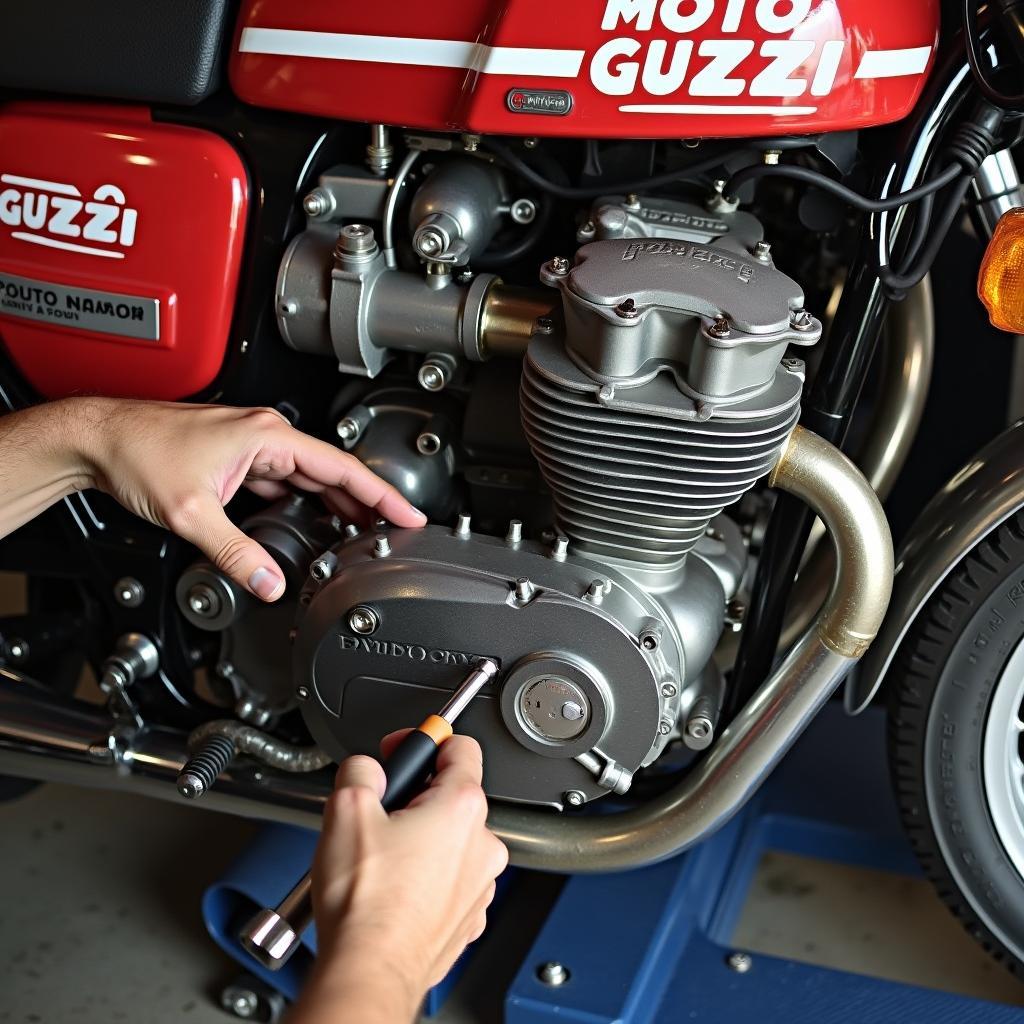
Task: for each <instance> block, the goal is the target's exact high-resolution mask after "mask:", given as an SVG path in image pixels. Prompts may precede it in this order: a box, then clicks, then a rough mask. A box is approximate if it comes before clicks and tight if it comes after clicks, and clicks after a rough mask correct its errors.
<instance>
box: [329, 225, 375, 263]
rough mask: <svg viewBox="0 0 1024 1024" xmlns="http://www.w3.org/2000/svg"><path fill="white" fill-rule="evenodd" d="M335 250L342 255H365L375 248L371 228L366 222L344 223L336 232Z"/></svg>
mask: <svg viewBox="0 0 1024 1024" xmlns="http://www.w3.org/2000/svg"><path fill="white" fill-rule="evenodd" d="M334 248H335V252H337V253H338V254H339V255H342V256H366V255H368V254H369V253H372V252H373V251H374V250H375V249H376V248H377V240H376V238H374V235H373V228H371V227H370V226H369V225H367V224H346V225H345V227H343V228H342V229H341V231H339V232H338V241H337V244H336V245H335V247H334Z"/></svg>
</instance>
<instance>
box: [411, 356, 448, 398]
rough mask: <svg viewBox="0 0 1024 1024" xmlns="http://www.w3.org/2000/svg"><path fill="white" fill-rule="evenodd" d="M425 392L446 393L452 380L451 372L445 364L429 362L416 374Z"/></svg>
mask: <svg viewBox="0 0 1024 1024" xmlns="http://www.w3.org/2000/svg"><path fill="white" fill-rule="evenodd" d="M416 379H417V380H418V381H419V383H420V387H421V388H423V390H424V391H444V389H445V388H446V387H447V386H448V381H449V380H450V379H451V372H450V370H449V369H448V367H447V366H445V364H444V363H440V362H433V361H431V360H429V359H428V360H427V361H426V362H425V363H424V364H423V365H422V366H421V367H420V368H419V372H418V373H417V374H416Z"/></svg>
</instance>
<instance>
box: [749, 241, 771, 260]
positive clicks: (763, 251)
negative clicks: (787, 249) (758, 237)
mask: <svg viewBox="0 0 1024 1024" xmlns="http://www.w3.org/2000/svg"><path fill="white" fill-rule="evenodd" d="M771 253H772V246H771V243H770V242H764V241H761V242H758V243H757V244H756V245H755V246H754V250H753V256H754V259H755V260H760V262H761V263H767V262H768V260H769V259H770V258H771Z"/></svg>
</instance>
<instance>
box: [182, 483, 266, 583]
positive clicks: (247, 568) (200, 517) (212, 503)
mask: <svg viewBox="0 0 1024 1024" xmlns="http://www.w3.org/2000/svg"><path fill="white" fill-rule="evenodd" d="M170 525H171V528H172V529H173V530H174V532H175V533H176V534H178V536H179V537H182V538H184V539H185V540H187V541H188V542H189V543H190V544H194V545H195V546H196V547H197V548H199V550H200V551H202V552H203V554H204V555H206V557H207V558H209V559H210V561H211V562H213V564H214V565H216V566H217V568H218V569H220V571H221V572H223V573H224V574H225V575H226V576H230V577H231V579H233V580H234V581H235V582H236V583H237V584H238V585H239V586H241V587H244V588H245V589H246V590H247V591H249V593H250V594H255V595H256V597H258V598H259V599H260V600H261V601H276V600H277V599H278V598H279V597H280V596H281V595H282V594H283V593H284V573H282V572H281V568H280V566H278V564H277V562H275V561H274V559H273V558H271V557H270V555H269V554H268V553H267V550H266V549H265V548H264V547H262V545H260V544H257V543H256V541H254V540H253V539H252V538H251V537H247V536H246V535H245V534H244V533H242V531H241V530H240V529H239V528H238V527H237V526H235V524H234V523H233V522H231V520H230V519H228V517H227V515H226V513H225V512H224V509H223V507H222V506H221V503H220V502H219V501H218V500H217V498H216V497H215V496H214V495H212V494H211V495H210V496H209V497H208V498H203V499H201V500H199V501H195V502H191V503H189V505H188V507H187V510H185V511H182V512H180V513H179V514H178V515H177V516H175V517H174V519H173V521H172V522H171V524H170Z"/></svg>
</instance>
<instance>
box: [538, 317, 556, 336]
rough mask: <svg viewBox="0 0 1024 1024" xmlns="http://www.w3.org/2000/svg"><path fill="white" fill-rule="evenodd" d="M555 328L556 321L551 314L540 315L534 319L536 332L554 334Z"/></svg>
mask: <svg viewBox="0 0 1024 1024" xmlns="http://www.w3.org/2000/svg"><path fill="white" fill-rule="evenodd" d="M554 330H555V322H554V320H552V319H551V317H549V316H539V317H537V319H536V320H535V321H534V324H533V333H534V334H552V333H554Z"/></svg>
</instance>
